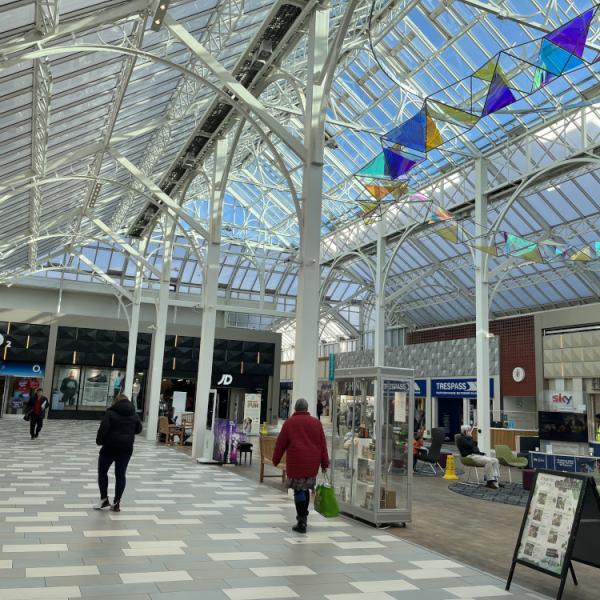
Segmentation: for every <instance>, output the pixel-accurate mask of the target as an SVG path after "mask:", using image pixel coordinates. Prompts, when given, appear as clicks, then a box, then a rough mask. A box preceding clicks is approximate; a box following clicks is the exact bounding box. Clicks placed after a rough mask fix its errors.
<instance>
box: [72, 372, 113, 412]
mask: <svg viewBox="0 0 600 600" xmlns="http://www.w3.org/2000/svg"><path fill="white" fill-rule="evenodd" d="M110 375H111V373H110V369H96V368H89V367H86V370H85V377H84V382H83V391H82V393H81V397H80V399H79V405H80V406H94V407H106V404H107V401H108V397H109V393H108V387H109V385H108V384H109V379H110ZM110 397H111V399H112V394H111V396H110Z"/></svg>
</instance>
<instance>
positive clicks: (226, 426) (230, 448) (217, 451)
mask: <svg viewBox="0 0 600 600" xmlns="http://www.w3.org/2000/svg"><path fill="white" fill-rule="evenodd" d="M214 434H215V441H214V446H213V460H216V461H218V462H220V463H223V464H236V463H237V447H238V443H239V441H240V435H239V433H238V430H237V423H236V422H235V421H229V420H228V419H215V431H214Z"/></svg>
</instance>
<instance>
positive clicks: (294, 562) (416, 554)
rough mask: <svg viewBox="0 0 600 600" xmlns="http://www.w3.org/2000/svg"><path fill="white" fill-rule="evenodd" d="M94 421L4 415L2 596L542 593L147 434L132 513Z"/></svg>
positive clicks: (342, 597)
mask: <svg viewBox="0 0 600 600" xmlns="http://www.w3.org/2000/svg"><path fill="white" fill-rule="evenodd" d="M96 426H97V424H96V423H86V422H81V421H80V422H69V421H48V422H46V424H45V427H44V429H43V430H42V433H41V436H40V438H39V439H37V440H34V441H32V440H30V439H29V435H28V424H27V423H25V422H23V421H22V420H14V419H1V420H0V542H1V548H0V550H1V551H0V600H68V599H70V598H94V599H95V600H102V599H105V600H109V599H110V600H119V599H127V600H166V599H169V600H188V599H189V600H192V599H194V600H197V599H198V598H202V600H217V599H218V600H254V599H256V600H261V599H267V598H302V599H303V600H316V599H320V600H323V599H328V600H393V599H395V598H401V599H404V600H458V599H462V600H465V599H474V598H481V599H486V598H496V597H498V598H500V597H502V598H511V599H513V600H531V599H532V598H541V596H539V595H537V594H534V593H532V592H527V591H525V590H522V589H519V588H518V587H514V588H513V590H512V593H506V592H504V585H503V583H504V582H503V581H501V580H499V579H497V578H495V577H492V576H490V575H487V574H484V573H482V572H480V571H478V570H476V569H473V568H470V567H468V566H465V565H462V564H460V563H457V562H455V561H449V560H446V559H445V557H443V556H440V555H438V554H435V553H434V552H431V551H430V550H426V549H424V548H422V547H420V546H416V545H413V544H411V543H409V542H406V541H403V540H399V539H398V538H396V537H395V536H390V535H388V534H386V533H385V532H382V531H379V530H377V529H372V528H370V527H366V526H363V525H360V524H357V523H354V522H351V521H348V520H345V519H341V518H340V519H333V520H325V519H322V518H321V517H319V516H315V515H314V514H312V515H311V519H310V526H311V527H310V533H309V535H307V536H298V535H296V534H293V533H292V532H291V531H290V529H289V523H290V522H291V520H292V518H293V514H294V511H293V504H292V502H291V500H290V499H289V498H288V497H287V496H286V495H284V494H280V493H277V492H274V490H273V489H272V488H270V487H268V486H261V485H259V484H257V483H253V482H252V481H249V480H248V479H247V478H243V477H240V476H238V475H237V474H236V471H235V468H220V467H203V466H199V465H196V464H194V463H193V462H191V460H190V459H189V458H188V457H187V456H186V455H184V454H182V453H179V452H175V451H173V450H172V449H170V448H165V447H164V446H160V447H157V446H156V445H155V444H153V443H148V442H146V441H145V440H144V439H139V440H138V442H137V443H136V451H135V453H134V457H133V459H132V461H131V463H130V466H129V472H128V487H127V491H126V493H125V497H124V500H123V504H122V512H121V513H120V514H113V513H109V512H102V513H100V512H97V511H94V510H92V508H91V506H92V503H93V502H94V501H95V500H96V495H97V494H96V483H95V480H96V472H95V469H96V458H97V454H98V449H97V448H96V446H95V445H94V440H95V429H96Z"/></svg>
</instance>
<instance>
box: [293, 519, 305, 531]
mask: <svg viewBox="0 0 600 600" xmlns="http://www.w3.org/2000/svg"><path fill="white" fill-rule="evenodd" d="M296 520H297V523H296V525H294V527H292V531H295V532H296V533H306V517H296Z"/></svg>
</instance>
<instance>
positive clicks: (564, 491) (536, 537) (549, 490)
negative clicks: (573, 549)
mask: <svg viewBox="0 0 600 600" xmlns="http://www.w3.org/2000/svg"><path fill="white" fill-rule="evenodd" d="M583 483H584V481H583V480H582V479H573V478H571V477H568V476H564V477H561V476H560V475H553V474H550V473H538V475H537V477H536V482H535V489H534V491H533V494H532V495H531V499H530V501H529V509H528V511H527V516H526V521H525V527H524V529H523V535H522V537H521V540H520V542H521V543H520V545H519V550H518V553H517V558H518V559H519V560H523V561H525V562H528V563H529V564H532V565H535V566H536V567H539V568H540V569H544V570H546V571H551V572H553V573H556V574H559V573H561V572H562V570H563V563H564V559H565V554H566V552H567V546H568V544H569V539H570V537H571V530H572V529H573V523H574V521H575V514H576V512H577V507H578V505H579V498H580V496H581V491H582V489H583Z"/></svg>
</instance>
